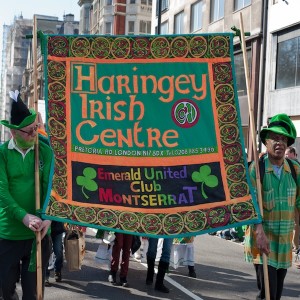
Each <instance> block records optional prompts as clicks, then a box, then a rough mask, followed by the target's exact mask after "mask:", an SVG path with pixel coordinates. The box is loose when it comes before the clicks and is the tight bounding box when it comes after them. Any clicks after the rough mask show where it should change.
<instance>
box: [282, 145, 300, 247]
mask: <svg viewBox="0 0 300 300" xmlns="http://www.w3.org/2000/svg"><path fill="white" fill-rule="evenodd" d="M285 157H287V158H289V159H293V160H295V161H297V162H298V163H299V161H298V160H297V152H296V148H294V147H293V146H289V147H287V148H286V151H285ZM299 227H300V226H299V213H298V210H297V209H295V223H294V230H293V240H292V241H293V252H297V251H298V249H299V234H300V228H299Z"/></svg>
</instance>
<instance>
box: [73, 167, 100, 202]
mask: <svg viewBox="0 0 300 300" xmlns="http://www.w3.org/2000/svg"><path fill="white" fill-rule="evenodd" d="M96 176H97V172H96V171H95V170H94V169H93V168H85V169H84V170H83V176H77V178H76V183H77V184H78V185H81V186H82V188H81V191H82V194H83V195H84V196H85V198H86V199H89V196H88V195H87V194H86V193H85V192H84V188H85V189H87V190H88V191H97V189H98V185H97V183H96V182H95V181H94V180H93V179H94V178H96Z"/></svg>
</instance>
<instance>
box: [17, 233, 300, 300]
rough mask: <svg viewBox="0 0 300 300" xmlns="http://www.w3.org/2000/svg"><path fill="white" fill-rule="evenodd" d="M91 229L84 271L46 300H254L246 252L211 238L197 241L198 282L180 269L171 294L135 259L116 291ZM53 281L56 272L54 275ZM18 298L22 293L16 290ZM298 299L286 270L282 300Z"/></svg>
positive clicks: (299, 290) (293, 272)
mask: <svg viewBox="0 0 300 300" xmlns="http://www.w3.org/2000/svg"><path fill="white" fill-rule="evenodd" d="M94 236H95V234H94V232H92V231H91V230H90V229H88V231H87V235H86V248H87V252H86V255H85V258H84V265H83V266H82V270H81V271H75V272H68V271H67V267H66V265H64V269H63V272H62V273H63V281H62V282H60V283H56V282H55V281H54V278H53V277H51V278H50V282H51V283H52V286H51V287H46V288H45V300H54V299H55V300H60V299H72V300H79V299H80V300H82V299H122V298H123V299H126V300H131V299H133V300H135V299H197V300H201V299H203V300H213V299H224V300H225V299H228V300H240V299H247V300H248V299H249V300H250V299H252V300H253V299H255V297H256V293H257V288H256V281H255V276H254V268H253V266H252V264H249V263H246V262H245V261H244V257H243V246H242V245H241V244H240V243H235V242H231V241H227V240H224V239H221V238H219V237H216V236H210V235H208V234H205V235H200V236H197V237H196V239H195V262H196V264H195V269H196V273H197V278H190V277H188V276H187V273H188V269H187V267H180V268H179V269H176V270H174V269H173V268H170V273H169V275H168V276H166V279H165V285H166V286H168V287H169V288H170V293H169V294H163V293H160V292H157V291H155V290H154V287H153V286H147V285H146V284H145V279H146V265H145V264H141V263H140V262H137V261H136V260H135V259H134V258H132V259H131V261H130V265H129V271H128V278H127V279H128V283H129V287H127V288H126V287H121V286H113V285H112V284H111V283H109V282H108V280H107V278H108V271H107V270H103V269H101V268H100V267H99V265H97V263H96V262H95V259H94V257H95V253H96V251H97V248H98V243H99V241H98V240H97V239H96V238H95V237H94ZM51 276H53V272H52V273H51ZM18 290H19V292H20V287H18ZM299 298H300V270H298V269H297V268H296V267H295V266H294V265H293V267H292V268H290V269H289V270H288V274H287V277H286V281H285V288H284V291H283V296H282V300H295V299H299Z"/></svg>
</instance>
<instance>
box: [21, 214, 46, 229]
mask: <svg viewBox="0 0 300 300" xmlns="http://www.w3.org/2000/svg"><path fill="white" fill-rule="evenodd" d="M22 221H23V224H24V225H25V226H26V227H28V228H29V229H31V230H32V231H40V227H41V225H42V219H40V218H39V217H37V216H35V215H31V214H26V215H25V217H24V218H23V220H22Z"/></svg>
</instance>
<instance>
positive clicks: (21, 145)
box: [16, 137, 34, 150]
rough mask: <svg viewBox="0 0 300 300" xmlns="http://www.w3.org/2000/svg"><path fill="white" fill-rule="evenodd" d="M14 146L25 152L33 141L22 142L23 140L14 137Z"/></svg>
mask: <svg viewBox="0 0 300 300" xmlns="http://www.w3.org/2000/svg"><path fill="white" fill-rule="evenodd" d="M16 144H17V146H18V147H19V148H21V149H23V150H26V149H29V148H31V147H32V146H33V145H34V139H33V140H30V141H24V140H23V139H21V138H18V137H16Z"/></svg>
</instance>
